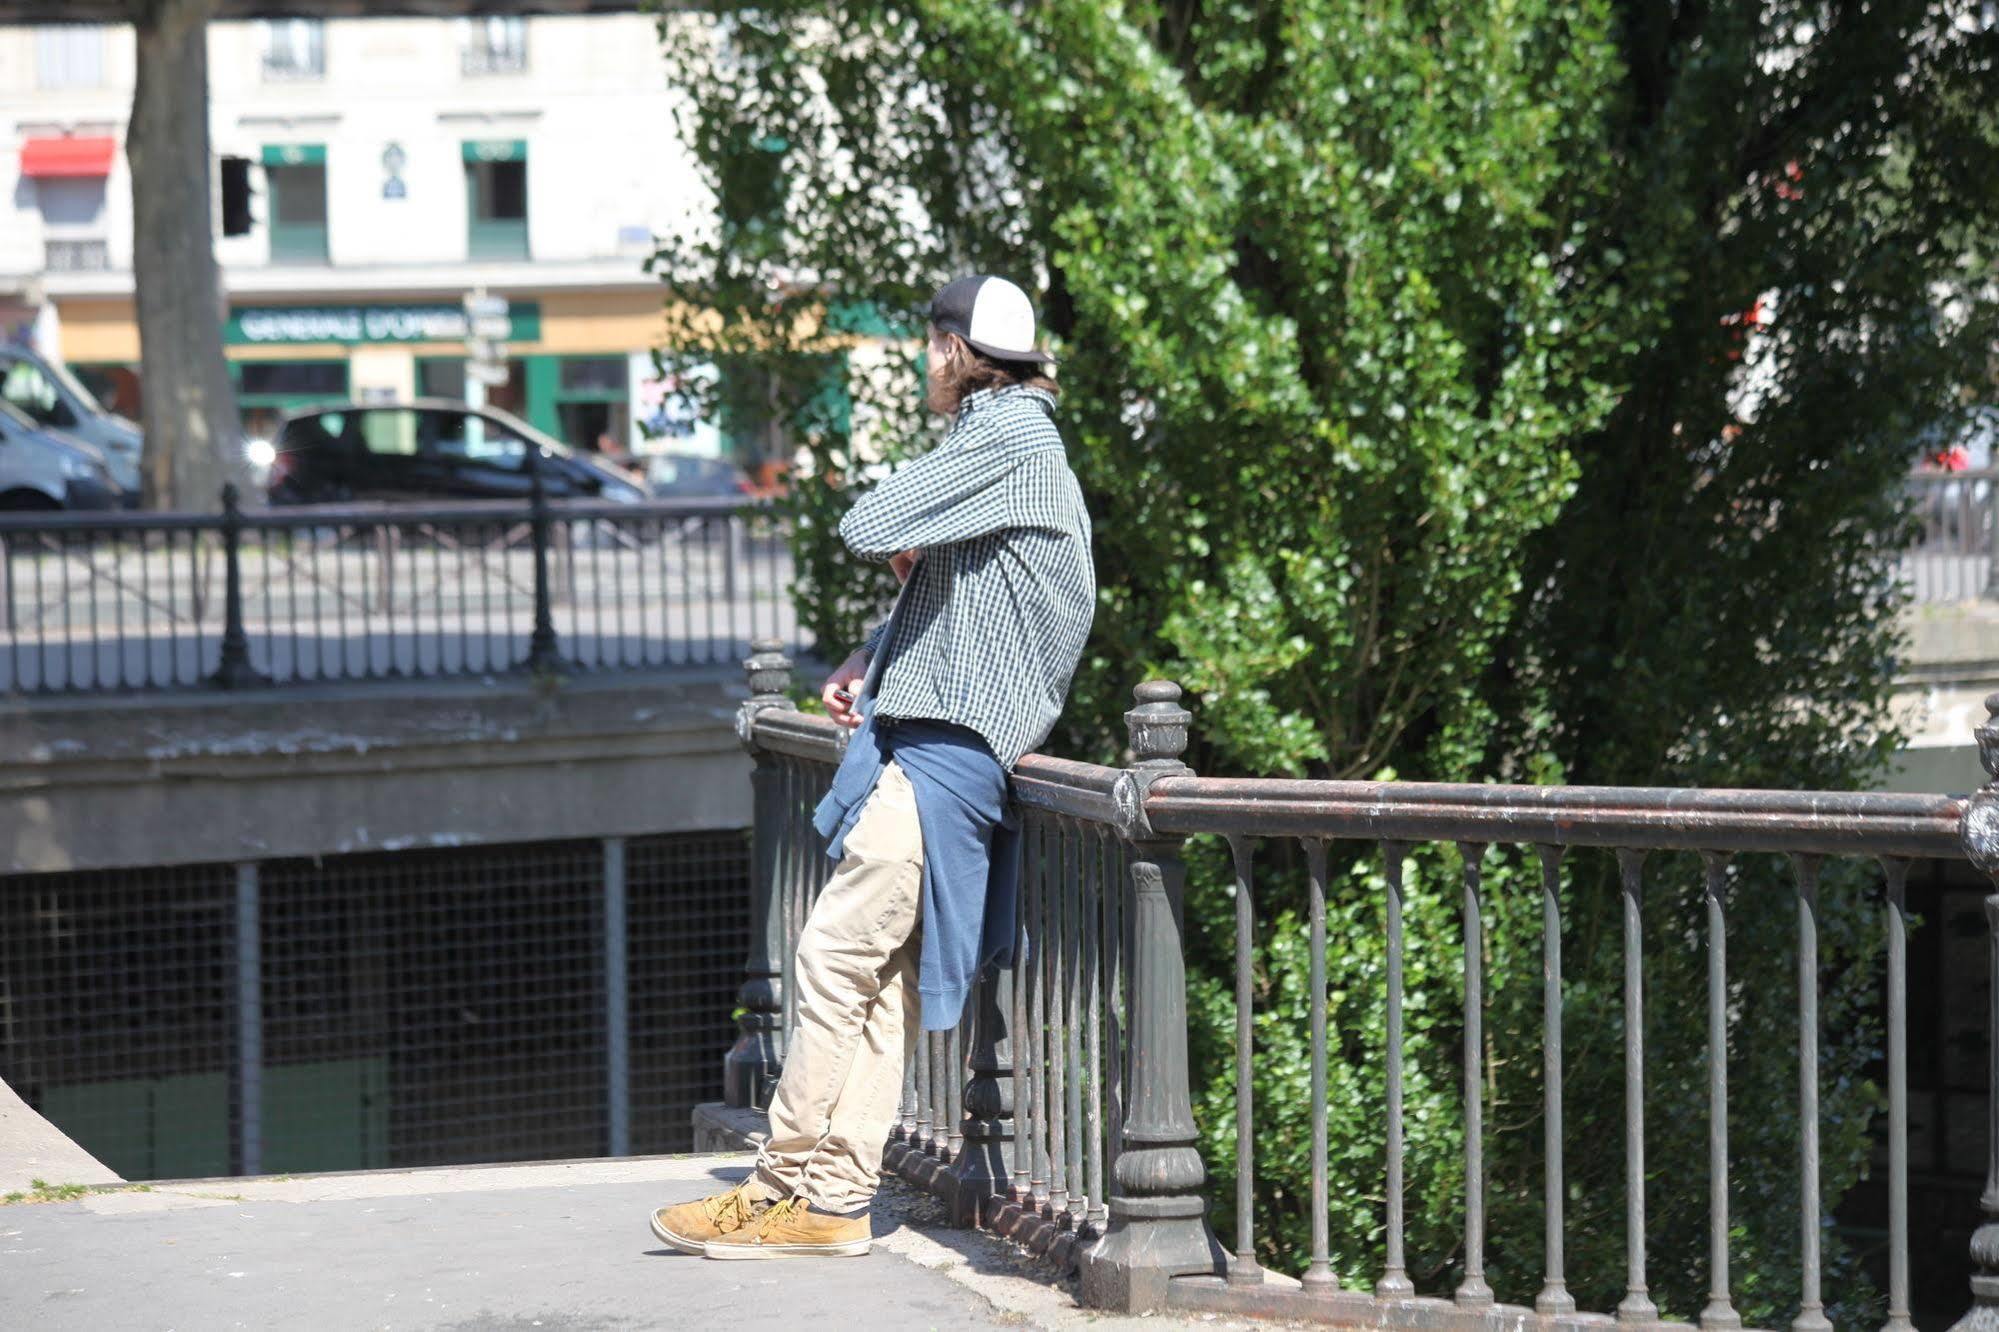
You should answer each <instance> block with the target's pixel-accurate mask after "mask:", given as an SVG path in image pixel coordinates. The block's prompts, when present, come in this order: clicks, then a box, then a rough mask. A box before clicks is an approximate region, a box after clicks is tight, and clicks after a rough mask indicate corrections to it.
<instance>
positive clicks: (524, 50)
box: [459, 16, 528, 78]
mask: <svg viewBox="0 0 1999 1332" xmlns="http://www.w3.org/2000/svg"><path fill="white" fill-rule="evenodd" d="M460 31H461V33H462V34H463V36H464V41H463V44H462V45H461V47H460V50H459V68H460V69H461V70H462V71H463V72H464V73H465V75H466V77H468V78H480V77H483V76H485V75H488V74H520V73H523V72H524V71H525V70H526V69H527V67H528V31H527V20H526V19H524V18H500V17H497V16H488V17H485V18H469V19H463V20H460Z"/></svg>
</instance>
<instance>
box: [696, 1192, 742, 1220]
mask: <svg viewBox="0 0 1999 1332" xmlns="http://www.w3.org/2000/svg"><path fill="white" fill-rule="evenodd" d="M702 1210H703V1211H705V1212H707V1213H708V1219H709V1220H710V1221H713V1222H714V1223H715V1224H716V1225H718V1226H719V1225H721V1223H722V1220H723V1219H724V1218H725V1217H726V1218H728V1219H729V1220H731V1221H734V1222H735V1223H736V1225H738V1226H743V1225H748V1224H749V1221H750V1217H751V1208H750V1197H749V1188H748V1187H747V1186H742V1187H738V1188H734V1189H731V1190H729V1192H727V1193H725V1194H723V1195H722V1196H721V1197H719V1198H712V1199H710V1200H709V1201H708V1204H707V1206H706V1207H704V1208H703V1209H702Z"/></svg>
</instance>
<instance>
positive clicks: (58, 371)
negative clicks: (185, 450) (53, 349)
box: [0, 343, 141, 504]
mask: <svg viewBox="0 0 1999 1332" xmlns="http://www.w3.org/2000/svg"><path fill="white" fill-rule="evenodd" d="M0 399H4V400H5V401H6V402H8V403H9V404H11V405H12V406H14V407H15V408H17V409H19V410H20V411H22V412H25V413H26V414H27V415H28V416H29V417H30V418H31V419H33V421H34V422H35V423H36V424H37V425H41V426H44V427H47V428H48V429H51V430H59V431H61V432H63V434H64V435H66V436H69V437H70V438H71V439H75V440H81V441H82V442H83V443H85V444H87V445H90V446H91V447H93V448H95V449H97V450H98V451H99V452H100V453H101V454H102V455H103V458H104V461H105V463H106V464H107V465H108V466H109V467H110V468H111V475H112V477H113V478H114V479H115V480H116V481H117V483H118V487H119V490H120V492H121V493H122V494H124V495H125V496H127V497H128V500H127V502H129V503H133V504H136V503H137V502H138V497H139V451H140V446H141V438H140V434H139V427H138V426H137V425H136V424H134V423H133V422H131V421H128V420H126V419H125V418H124V417H122V416H119V415H118V414H117V413H116V412H111V411H106V410H105V408H104V407H103V405H102V404H100V403H99V402H98V401H97V399H96V397H95V396H93V395H92V394H91V392H90V390H89V389H87V388H85V387H84V386H83V385H82V383H80V382H79V381H78V380H77V377H76V376H75V375H73V374H71V373H70V370H69V367H68V366H66V365H64V364H63V363H62V362H60V361H51V360H48V359H47V358H45V357H43V356H41V355H39V354H37V353H36V352H35V351H34V349H33V348H30V347H24V346H21V345H20V344H18V343H7V344H0Z"/></svg>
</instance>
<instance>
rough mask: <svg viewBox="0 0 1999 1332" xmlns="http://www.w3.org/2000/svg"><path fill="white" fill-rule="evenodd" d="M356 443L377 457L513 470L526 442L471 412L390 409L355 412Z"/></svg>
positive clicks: (518, 464)
mask: <svg viewBox="0 0 1999 1332" xmlns="http://www.w3.org/2000/svg"><path fill="white" fill-rule="evenodd" d="M355 417H356V419H357V421H358V423H359V426H360V436H361V443H362V446H363V447H364V448H366V449H367V450H368V452H369V453H372V454H374V455H376V456H377V457H387V458H413V457H416V456H418V455H419V454H420V455H422V456H423V457H426V458H437V459H443V460H447V461H465V462H478V463H485V464H488V465H490V466H494V467H501V468H506V469H508V470H513V471H517V470H519V469H520V467H521V465H522V463H523V462H524V461H525V460H526V458H527V453H528V446H527V441H526V440H524V439H522V438H521V437H520V436H519V435H517V434H515V433H514V432H513V431H511V430H509V429H507V428H506V427H505V426H503V425H501V424H500V423H499V422H498V421H489V420H487V419H486V418H485V417H483V416H480V415H478V414H476V413H473V412H454V411H437V410H432V409H429V408H420V409H419V408H409V407H391V408H376V409H370V410H367V411H361V412H356V413H355Z"/></svg>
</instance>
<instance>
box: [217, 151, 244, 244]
mask: <svg viewBox="0 0 1999 1332" xmlns="http://www.w3.org/2000/svg"><path fill="white" fill-rule="evenodd" d="M222 234H223V235H225V236H247V235H249V234H250V159H249V158H247V157H225V158H223V159H222Z"/></svg>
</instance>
